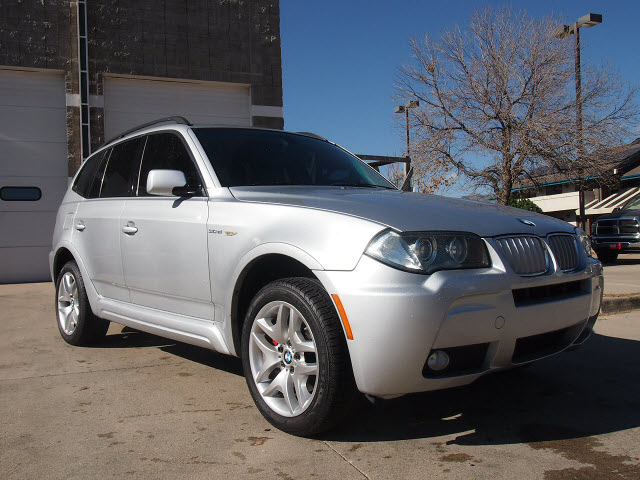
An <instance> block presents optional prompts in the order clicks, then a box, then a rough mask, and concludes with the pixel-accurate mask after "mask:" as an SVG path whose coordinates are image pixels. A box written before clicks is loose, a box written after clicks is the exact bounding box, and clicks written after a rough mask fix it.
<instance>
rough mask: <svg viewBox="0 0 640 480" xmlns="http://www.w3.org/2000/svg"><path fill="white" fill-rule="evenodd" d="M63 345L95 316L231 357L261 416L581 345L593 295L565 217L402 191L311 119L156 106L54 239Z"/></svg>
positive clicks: (90, 163) (591, 271)
mask: <svg viewBox="0 0 640 480" xmlns="http://www.w3.org/2000/svg"><path fill="white" fill-rule="evenodd" d="M50 266H51V274H52V278H53V280H54V282H55V306H56V319H57V324H58V327H59V330H60V334H61V335H62V337H63V339H64V340H65V341H66V342H68V343H70V344H72V345H82V344H87V343H91V342H97V341H99V340H100V339H101V338H103V337H104V336H105V335H106V332H107V329H108V327H109V323H110V322H115V323H118V324H122V325H125V326H128V327H131V328H134V329H137V330H141V331H145V332H149V333H152V334H156V335H160V336H163V337H167V338H170V339H173V340H176V341H180V342H186V343H189V344H193V345H197V346H199V347H204V348H208V349H212V350H215V351H218V352H221V353H223V354H229V355H235V356H238V357H240V358H241V359H242V365H243V368H244V374H245V377H246V381H247V385H248V388H249V392H250V394H251V396H252V397H253V400H254V401H255V404H256V405H257V407H258V409H259V410H260V412H261V413H262V414H263V415H264V417H265V418H266V419H267V420H268V421H269V422H271V423H272V424H273V425H275V426H276V427H278V428H280V429H282V430H284V431H287V432H290V433H293V434H297V435H311V434H315V433H318V432H321V431H323V430H326V429H328V428H330V427H331V426H333V425H334V424H335V422H336V421H337V420H338V419H339V418H340V417H341V415H342V414H343V413H344V412H345V411H346V409H347V407H348V405H349V404H350V402H351V401H352V399H353V398H354V397H355V396H356V395H357V392H358V391H359V392H362V393H363V394H365V395H367V396H369V397H371V398H393V397H397V396H401V395H404V394H407V393H411V392H424V391H429V390H437V389H443V388H449V387H455V386H459V385H464V384H468V383H470V382H472V381H474V380H476V379H477V378H479V377H480V376H482V375H484V374H487V373H490V372H494V371H497V370H502V369H508V368H514V367H516V366H520V365H525V364H528V363H531V362H533V361H535V360H539V359H541V358H544V357H548V356H550V355H554V354H557V353H559V352H561V351H563V350H565V349H568V348H573V347H575V346H577V345H579V344H581V343H583V342H584V341H585V340H586V339H587V338H588V337H589V335H590V333H591V331H592V329H593V326H594V323H595V321H596V318H597V316H598V313H599V311H600V303H601V300H602V293H603V290H602V289H603V279H602V267H601V265H600V263H599V262H598V261H597V260H595V259H593V258H592V257H591V248H590V245H589V238H588V236H587V235H585V233H584V232H582V231H581V230H579V229H577V228H575V227H573V226H571V225H569V224H567V223H564V222H561V221H559V220H555V219H553V218H550V217H548V216H544V215H538V214H535V213H531V212H525V211H523V210H516V209H512V208H508V207H504V206H498V205H490V204H486V203H479V202H472V201H465V200H460V199H453V198H442V197H438V196H432V195H424V194H418V193H411V192H404V191H400V190H398V189H397V188H396V187H394V186H393V185H392V184H391V183H389V182H388V181H387V180H386V179H385V178H384V177H383V176H381V175H380V174H379V173H378V172H377V171H376V170H374V169H373V168H371V167H370V166H369V165H367V164H366V163H364V162H363V161H361V160H360V159H359V158H357V157H356V156H354V155H352V154H350V153H349V152H348V151H346V150H345V149H343V148H341V147H339V146H338V145H336V144H334V143H332V142H330V141H327V140H325V139H323V138H321V137H318V136H316V135H313V134H299V133H288V132H284V131H277V130H267V129H259V128H245V127H220V126H199V125H192V124H190V123H189V122H188V121H186V120H185V119H182V118H172V119H163V120H161V121H158V122H155V123H152V124H147V125H143V126H141V127H140V128H137V129H135V130H133V131H129V132H127V133H125V134H123V135H121V136H120V137H119V138H117V139H115V140H113V141H111V142H109V143H107V144H106V145H105V146H104V147H102V148H100V149H99V150H97V151H96V152H95V153H94V154H93V155H91V156H90V157H89V158H88V159H87V160H86V161H85V162H84V164H83V165H82V167H81V168H80V169H79V171H78V173H77V174H76V176H75V178H74V179H73V181H72V182H71V184H70V187H69V189H68V191H67V193H66V195H65V197H64V199H63V201H62V204H61V206H60V209H59V212H58V215H57V223H56V227H55V232H54V236H53V248H52V251H51V254H50Z"/></svg>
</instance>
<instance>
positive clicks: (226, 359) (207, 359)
mask: <svg viewBox="0 0 640 480" xmlns="http://www.w3.org/2000/svg"><path fill="white" fill-rule="evenodd" d="M112 325H115V324H112ZM111 328H112V329H113V328H114V327H113V326H112V327H111ZM115 328H116V331H115V332H114V331H113V330H110V333H109V334H108V335H107V336H106V337H104V339H103V340H102V341H101V342H100V343H98V344H95V345H92V347H96V348H141V347H156V348H159V349H160V350H162V351H163V352H165V353H169V354H171V355H175V356H177V357H180V358H183V359H185V360H188V361H190V362H197V363H200V364H202V365H206V366H208V367H211V368H216V369H218V370H223V371H225V372H228V373H231V374H233V375H239V376H244V374H243V372H242V362H241V361H240V359H239V358H236V357H232V356H230V355H223V354H221V353H218V352H214V351H213V350H208V349H206V348H201V347H196V346H194V345H189V344H187V343H182V342H176V341H174V340H171V339H167V338H164V337H159V336H158V335H153V334H151V333H147V332H142V331H140V330H135V329H133V328H131V327H121V328H120V326H119V325H116V326H115ZM119 328H120V331H118V329H119Z"/></svg>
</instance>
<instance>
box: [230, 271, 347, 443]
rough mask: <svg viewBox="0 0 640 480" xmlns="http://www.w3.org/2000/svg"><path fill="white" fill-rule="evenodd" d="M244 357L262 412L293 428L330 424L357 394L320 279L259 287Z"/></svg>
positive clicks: (309, 430)
mask: <svg viewBox="0 0 640 480" xmlns="http://www.w3.org/2000/svg"><path fill="white" fill-rule="evenodd" d="M242 363H243V367H244V374H245V377H246V380H247V385H248V386H249V391H250V392H251V396H252V397H253V400H254V401H255V403H256V405H257V407H258V409H259V410H260V412H261V413H262V415H263V416H264V417H265V418H266V419H267V420H268V421H269V422H270V423H271V424H272V425H274V426H275V427H277V428H279V429H280V430H283V431H285V432H288V433H291V434H294V435H303V436H309V435H314V434H317V433H320V432H322V431H324V430H327V429H329V428H331V427H332V426H334V425H335V423H336V422H337V421H338V420H339V419H340V418H341V416H342V415H343V414H344V413H345V411H346V410H347V408H348V406H349V405H350V403H351V400H352V399H353V398H354V393H355V386H354V381H353V375H352V373H351V365H350V361H349V355H348V351H347V345H346V339H345V337H344V333H343V331H342V327H341V325H340V322H339V319H338V316H337V313H336V310H335V308H334V306H333V303H332V302H331V299H330V298H329V295H328V294H327V292H326V291H325V290H324V289H323V288H322V286H321V285H320V284H319V282H317V281H315V280H311V279H308V278H289V279H284V280H277V281H275V282H272V283H270V284H268V285H267V286H266V287H264V288H263V289H262V290H260V291H259V292H258V294H257V295H256V296H255V298H254V299H253V301H252V302H251V305H250V306H249V310H248V312H247V316H246V318H245V321H244V326H243V331H242Z"/></svg>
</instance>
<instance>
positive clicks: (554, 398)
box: [98, 327, 640, 445]
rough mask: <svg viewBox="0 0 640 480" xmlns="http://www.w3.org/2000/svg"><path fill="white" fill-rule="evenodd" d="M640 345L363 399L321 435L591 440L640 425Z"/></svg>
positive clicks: (232, 366)
mask: <svg viewBox="0 0 640 480" xmlns="http://www.w3.org/2000/svg"><path fill="white" fill-rule="evenodd" d="M98 346H99V347H107V348H135V347H157V348H159V349H160V350H162V351H163V352H166V353H168V354H171V355H175V356H177V357H180V358H183V359H185V360H188V361H191V362H197V363H200V364H202V365H206V366H208V367H211V368H216V369H218V370H223V371H225V372H228V373H231V374H233V375H238V376H242V375H243V372H242V363H241V361H240V359H238V358H236V357H231V356H228V355H222V354H219V353H216V352H213V351H211V350H208V349H205V348H200V347H195V346H193V345H188V344H185V343H180V342H173V341H171V340H167V339H165V338H162V337H158V336H156V335H152V334H148V333H145V332H140V331H137V330H133V329H130V328H127V327H125V328H123V329H122V331H121V332H120V333H112V334H110V335H108V336H107V337H106V338H105V340H104V342H102V343H101V344H100V345H98ZM639 380H640V341H635V340H629V339H623V338H616V337H608V336H603V335H596V334H594V335H593V336H592V338H591V339H589V341H587V342H586V343H585V345H584V346H583V347H582V348H581V349H579V350H577V351H569V352H564V353H561V354H560V355H557V356H555V357H553V358H550V359H546V360H542V361H540V362H538V363H535V364H533V365H530V366H528V367H527V368H521V369H515V370H509V371H505V372H500V373H496V374H493V375H487V376H485V377H482V378H480V379H479V380H477V381H476V382H474V383H473V384H471V385H468V386H465V387H459V388H455V389H449V390H440V391H434V392H426V393H420V394H413V395H407V396H404V397H401V398H397V399H394V400H387V401H384V402H382V404H381V405H376V406H372V405H369V404H368V402H366V401H364V400H363V401H362V402H361V403H359V404H358V406H359V407H362V406H363V405H364V408H356V409H354V411H353V412H351V414H350V416H349V420H348V421H346V422H344V423H342V424H341V428H339V429H337V430H333V431H330V432H327V433H325V434H322V435H320V436H319V437H316V438H320V439H323V440H332V441H343V442H378V441H390V440H406V439H413V438H436V437H440V436H451V435H455V439H453V440H451V441H450V442H448V443H450V444H457V445H501V444H511V443H522V442H525V443H529V442H542V441H551V440H564V439H569V438H578V437H589V436H592V435H599V434H603V433H609V432H616V431H621V430H628V429H631V428H636V427H639V426H640V381H639Z"/></svg>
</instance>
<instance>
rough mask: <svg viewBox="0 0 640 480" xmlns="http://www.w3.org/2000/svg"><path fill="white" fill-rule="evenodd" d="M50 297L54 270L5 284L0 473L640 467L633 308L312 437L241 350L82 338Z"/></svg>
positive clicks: (537, 471) (317, 474) (576, 473)
mask: <svg viewBox="0 0 640 480" xmlns="http://www.w3.org/2000/svg"><path fill="white" fill-rule="evenodd" d="M53 311H54V309H53V287H52V285H51V284H35V285H0V328H1V334H0V408H1V410H0V412H1V415H0V472H2V473H1V474H0V475H1V476H2V478H4V479H25V478H47V479H56V478H65V479H74V478H78V479H80V478H81V479H87V478H178V477H179V478H184V479H199V478H208V479H211V478H233V479H238V478H260V479H262V478H267V479H300V478H322V479H333V478H339V479H341V480H346V479H352V478H353V479H360V478H371V479H385V478H389V479H391V478H393V479H398V478H412V479H413V478H452V479H457V478H464V479H466V478H474V479H484V478H487V479H492V480H495V479H501V478H509V479H512V478H519V479H521V478H527V479H528V478H536V479H537V478H546V479H552V480H553V479H561V478H562V479H567V478H570V479H596V478H597V479H614V478H615V479H635V480H637V479H638V478H640V460H639V459H638V457H640V327H639V325H640V313H638V312H632V313H627V314H620V315H615V316H609V317H605V318H602V319H601V320H600V321H599V322H598V324H597V328H596V331H597V335H595V336H594V337H593V338H592V339H591V340H590V341H589V342H588V343H587V344H586V345H585V346H584V347H583V348H582V349H581V350H578V351H576V352H569V353H563V354H561V355H560V356H557V357H555V358H553V359H550V360H546V361H543V362H540V363H538V364H536V365H534V366H531V367H529V368H525V369H521V370H515V371H510V372H507V373H501V374H497V375H493V376H488V377H484V378H483V379H481V380H480V381H478V382H476V383H475V384H473V385H470V386H468V387H464V388H459V389H455V390H450V391H442V392H434V393H427V394H420V395H412V396H408V397H404V398H401V399H397V400H393V401H389V402H387V403H385V404H384V405H382V406H380V407H377V408H374V407H370V408H368V407H365V406H362V407H361V408H359V409H358V410H357V411H355V412H354V413H353V415H351V417H350V418H349V419H348V421H347V422H345V424H344V425H343V426H342V427H341V428H340V429H339V430H337V431H334V432H331V433H329V434H326V435H324V436H322V437H321V438H319V439H302V438H296V437H292V436H290V435H287V434H284V433H282V432H280V431H278V430H275V429H274V428H272V427H271V425H269V424H268V423H267V422H266V421H265V420H263V418H262V417H261V416H260V414H259V412H258V411H257V409H256V408H255V407H254V406H253V403H252V400H251V398H250V396H249V393H248V391H247V388H246V385H245V381H244V378H243V377H242V375H241V365H240V362H239V360H237V359H234V358H230V357H224V356H221V355H218V354H215V353H211V352H209V351H206V350H203V349H199V348H196V347H190V346H186V345H182V344H175V343H174V342H170V341H167V340H163V339H161V338H158V337H155V336H152V335H147V334H143V333H138V332H132V331H126V330H123V327H120V326H117V325H112V326H111V329H110V332H109V335H108V337H107V339H106V341H105V342H104V343H103V344H101V345H99V346H96V347H93V348H78V347H71V346H68V345H66V344H65V343H64V342H63V341H62V339H61V338H60V336H59V334H58V331H57V328H56V324H55V317H54V313H53ZM380 347H381V348H380V351H381V354H382V355H384V354H385V346H384V345H381V346H380Z"/></svg>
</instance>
